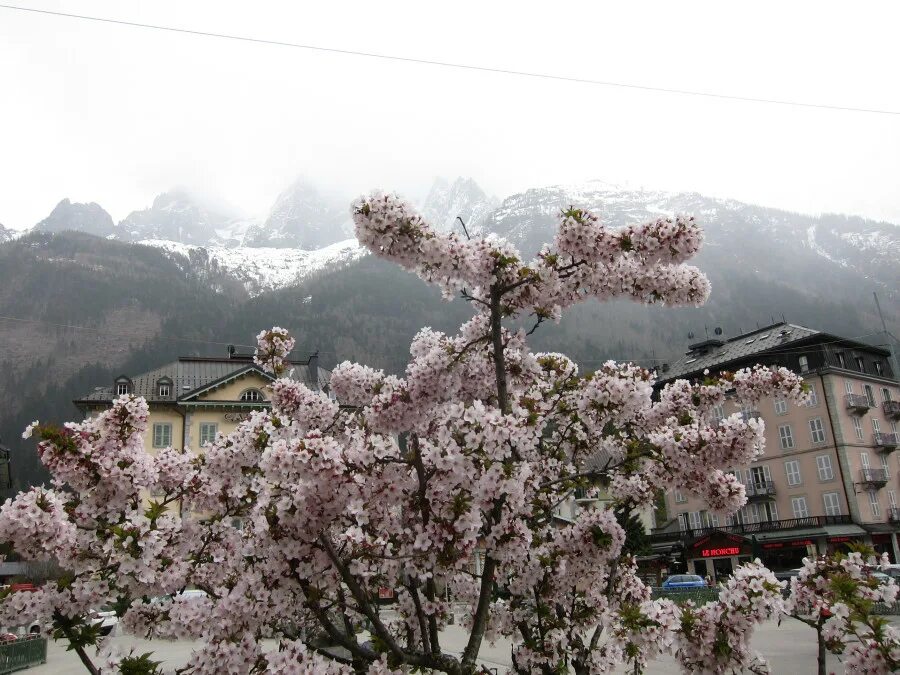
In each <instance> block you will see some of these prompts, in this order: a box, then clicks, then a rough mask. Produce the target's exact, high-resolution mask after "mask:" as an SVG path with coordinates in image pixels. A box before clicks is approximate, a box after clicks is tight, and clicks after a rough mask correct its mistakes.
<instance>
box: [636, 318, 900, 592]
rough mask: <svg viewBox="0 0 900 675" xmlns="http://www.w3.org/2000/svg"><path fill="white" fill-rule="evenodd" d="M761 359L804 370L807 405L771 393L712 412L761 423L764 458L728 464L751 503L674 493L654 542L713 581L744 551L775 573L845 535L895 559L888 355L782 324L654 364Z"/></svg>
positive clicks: (894, 415)
mask: <svg viewBox="0 0 900 675" xmlns="http://www.w3.org/2000/svg"><path fill="white" fill-rule="evenodd" d="M757 363H759V364H763V365H770V366H784V367H787V368H789V369H790V370H793V371H794V372H797V373H799V374H801V375H802V376H803V378H804V380H805V381H806V383H807V384H808V385H809V387H810V390H811V400H810V402H809V403H808V405H805V406H796V405H794V404H792V403H791V402H790V401H786V400H783V399H780V398H775V399H773V398H767V399H764V400H762V401H760V403H759V404H758V405H757V406H756V407H755V409H748V408H744V409H742V408H740V407H739V406H738V404H737V403H736V402H735V401H733V400H729V401H727V402H726V403H725V405H723V406H721V407H720V409H718V410H717V411H716V414H717V416H718V417H725V416H727V415H731V414H734V413H740V414H742V415H744V416H745V417H756V418H761V419H762V420H763V421H764V422H765V438H766V443H765V448H764V452H763V454H762V455H761V456H760V457H759V458H758V459H757V460H756V461H754V462H753V464H752V465H750V466H741V467H738V466H736V467H732V471H733V473H734V474H735V475H736V476H737V477H738V478H740V479H741V480H742V481H743V482H744V483H745V485H746V486H747V499H748V501H747V505H746V506H745V507H744V508H742V509H741V510H740V512H738V513H737V514H734V515H726V514H724V513H716V512H714V511H709V510H708V509H707V508H706V506H705V505H704V504H703V503H702V502H701V501H700V500H698V499H696V498H694V497H691V496H690V495H687V494H684V493H682V492H680V491H679V490H672V491H671V492H670V493H668V494H667V495H666V509H667V513H668V515H669V521H668V522H667V523H666V524H664V525H663V526H662V527H659V528H658V529H657V530H655V531H654V535H653V538H654V547H655V548H656V549H657V550H659V551H660V552H666V551H669V552H671V551H672V550H673V549H674V551H675V553H679V552H680V555H682V556H683V558H682V562H683V564H685V565H686V567H687V571H688V572H692V573H697V574H701V575H704V576H711V577H714V578H715V577H717V576H722V575H727V574H729V573H730V572H731V570H732V569H733V568H734V566H735V565H737V564H739V563H741V562H744V561H745V560H748V559H750V558H751V557H760V558H762V560H763V562H765V563H766V564H767V565H768V566H770V567H771V568H773V569H776V570H778V569H789V568H794V567H798V566H799V565H800V564H801V561H802V559H803V557H805V556H808V555H815V554H817V553H824V552H830V551H834V550H836V549H839V548H841V547H844V546H846V544H848V543H850V542H861V543H867V544H870V545H872V546H873V547H874V548H875V549H876V550H877V551H879V552H886V553H888V554H889V556H890V557H891V558H892V560H893V561H895V562H896V561H897V560H900V541H898V532H900V502H898V492H900V461H898V457H900V452H897V453H895V452H894V451H895V450H896V449H897V447H898V441H900V436H898V420H900V389H898V382H897V373H894V372H893V371H892V368H891V359H890V353H889V352H888V351H887V350H885V349H882V348H880V347H873V346H870V345H867V344H864V343H861V342H858V341H856V340H853V339H847V338H841V337H838V336H834V335H829V334H826V333H823V332H820V331H816V330H812V329H810V328H805V327H803V326H797V325H793V324H789V323H778V324H774V325H771V326H766V327H765V328H761V329H759V330H755V331H753V332H750V333H746V334H744V335H739V336H737V337H734V338H730V339H727V340H724V339H712V340H709V339H707V340H705V341H703V342H698V343H696V344H692V345H690V347H689V351H688V352H687V353H686V354H685V355H684V356H683V357H682V358H680V359H679V360H678V361H677V362H675V363H672V364H670V365H664V366H662V368H661V369H660V371H661V372H660V373H659V375H660V384H661V385H662V384H665V383H666V382H670V381H672V380H675V379H688V380H690V379H694V378H698V377H701V376H702V374H703V371H704V370H706V369H708V370H709V371H710V372H712V373H715V372H717V371H721V370H731V371H734V370H737V369H739V368H744V367H747V366H752V365H754V364H757Z"/></svg>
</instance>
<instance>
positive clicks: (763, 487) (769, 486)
mask: <svg viewBox="0 0 900 675" xmlns="http://www.w3.org/2000/svg"><path fill="white" fill-rule="evenodd" d="M747 499H748V500H750V501H751V502H758V501H764V500H768V499H775V482H774V481H771V480H759V481H754V482H753V483H748V484H747Z"/></svg>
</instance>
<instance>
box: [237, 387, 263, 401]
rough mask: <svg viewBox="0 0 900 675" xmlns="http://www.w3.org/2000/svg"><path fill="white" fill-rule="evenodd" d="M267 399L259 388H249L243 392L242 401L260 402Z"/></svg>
mask: <svg viewBox="0 0 900 675" xmlns="http://www.w3.org/2000/svg"><path fill="white" fill-rule="evenodd" d="M265 400H266V399H265V398H264V397H263V395H262V392H261V391H260V390H259V389H247V390H246V391H244V392H242V393H241V401H243V402H244V403H259V402H260V401H265Z"/></svg>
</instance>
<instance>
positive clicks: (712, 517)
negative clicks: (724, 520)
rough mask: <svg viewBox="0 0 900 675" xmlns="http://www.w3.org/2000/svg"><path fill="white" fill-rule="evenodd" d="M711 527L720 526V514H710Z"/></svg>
mask: <svg viewBox="0 0 900 675" xmlns="http://www.w3.org/2000/svg"><path fill="white" fill-rule="evenodd" d="M709 525H710V527H718V526H719V514H718V513H710V514H709Z"/></svg>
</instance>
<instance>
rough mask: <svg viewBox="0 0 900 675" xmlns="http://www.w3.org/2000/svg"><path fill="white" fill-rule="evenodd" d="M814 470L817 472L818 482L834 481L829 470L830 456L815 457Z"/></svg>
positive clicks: (832, 474) (832, 472)
mask: <svg viewBox="0 0 900 675" xmlns="http://www.w3.org/2000/svg"><path fill="white" fill-rule="evenodd" d="M816 469H818V471H819V480H821V481H825V480H833V479H834V470H833V469H832V468H831V455H819V456H818V457H816Z"/></svg>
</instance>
